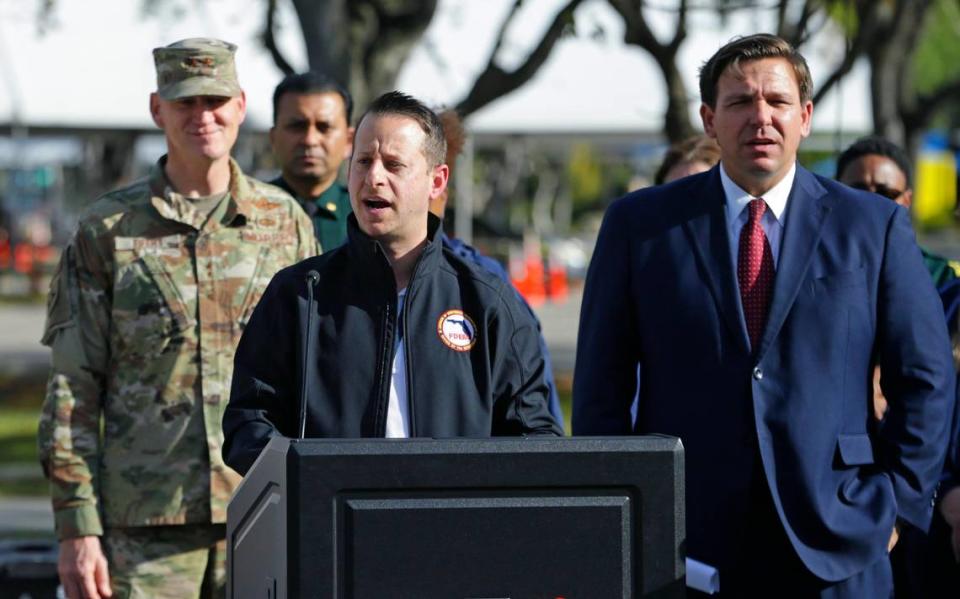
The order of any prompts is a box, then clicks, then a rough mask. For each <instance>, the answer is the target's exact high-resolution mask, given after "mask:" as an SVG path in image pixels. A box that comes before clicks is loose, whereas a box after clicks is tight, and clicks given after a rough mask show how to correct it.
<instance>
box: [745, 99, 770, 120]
mask: <svg viewBox="0 0 960 599" xmlns="http://www.w3.org/2000/svg"><path fill="white" fill-rule="evenodd" d="M771 114H772V110H771V108H770V105H769V104H767V102H766V101H764V100H757V101H755V102H754V103H753V111H752V113H751V115H750V117H751V119H752V122H753V124H755V125H757V126H761V127H762V126H765V125H769V124H770V121H771Z"/></svg>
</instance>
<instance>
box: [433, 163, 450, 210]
mask: <svg viewBox="0 0 960 599" xmlns="http://www.w3.org/2000/svg"><path fill="white" fill-rule="evenodd" d="M449 179H450V167H449V166H447V165H446V164H438V165H437V166H435V167H433V172H432V173H431V175H430V200H431V201H433V200H434V199H435V198H436V197H438V196H439V195H440V194H442V193H443V192H444V191H445V190H446V189H447V180H449Z"/></svg>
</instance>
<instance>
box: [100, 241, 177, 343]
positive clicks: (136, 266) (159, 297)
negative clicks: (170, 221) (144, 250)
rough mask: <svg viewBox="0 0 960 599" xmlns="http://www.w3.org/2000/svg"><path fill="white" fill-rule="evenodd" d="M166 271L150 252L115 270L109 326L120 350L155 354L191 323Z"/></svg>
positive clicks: (175, 287)
mask: <svg viewBox="0 0 960 599" xmlns="http://www.w3.org/2000/svg"><path fill="white" fill-rule="evenodd" d="M195 324H196V319H195V318H193V317H192V316H191V315H190V313H189V311H188V310H187V306H186V303H185V302H184V301H183V298H182V297H181V295H180V292H179V291H178V289H177V286H176V285H175V284H174V282H173V280H172V279H171V277H170V274H169V273H168V272H167V270H166V269H165V268H164V266H163V264H162V263H161V261H160V260H159V259H158V258H157V257H156V256H152V255H149V254H147V255H141V256H139V257H138V258H136V259H135V260H133V261H132V262H129V263H127V264H126V265H123V266H121V267H120V268H119V269H118V274H117V282H116V285H115V287H114V298H113V325H114V329H115V332H116V334H117V336H118V338H117V342H118V345H119V346H120V347H123V348H124V353H133V354H142V355H159V354H160V353H163V350H164V349H165V348H166V347H167V345H168V344H169V342H170V341H171V339H175V338H177V337H180V336H182V335H181V334H182V333H183V332H184V331H186V330H188V329H190V328H192V327H193V326H195Z"/></svg>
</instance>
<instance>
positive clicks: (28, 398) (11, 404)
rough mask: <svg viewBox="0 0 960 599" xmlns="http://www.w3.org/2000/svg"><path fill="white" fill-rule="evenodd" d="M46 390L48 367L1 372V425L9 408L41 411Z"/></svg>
mask: <svg viewBox="0 0 960 599" xmlns="http://www.w3.org/2000/svg"><path fill="white" fill-rule="evenodd" d="M46 392H47V369H46V368H40V369H35V370H31V371H29V372H23V373H15V374H14V373H9V372H0V426H2V425H3V416H5V415H6V411H7V410H10V409H30V410H33V411H35V412H37V413H39V412H40V405H41V404H42V403H43V396H44V395H45V394H46ZM0 434H2V432H0Z"/></svg>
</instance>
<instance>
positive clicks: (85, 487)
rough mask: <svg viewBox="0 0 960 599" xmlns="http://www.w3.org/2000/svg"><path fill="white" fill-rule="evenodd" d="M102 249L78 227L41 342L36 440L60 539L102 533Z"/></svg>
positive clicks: (105, 305)
mask: <svg viewBox="0 0 960 599" xmlns="http://www.w3.org/2000/svg"><path fill="white" fill-rule="evenodd" d="M107 251H108V250H107V248H100V247H98V243H97V237H96V236H95V235H94V234H93V233H91V232H90V230H89V229H87V228H84V226H83V225H82V224H81V227H80V228H79V229H78V232H77V235H76V237H75V238H74V240H73V241H72V242H71V244H70V245H68V246H67V248H66V249H65V250H64V252H63V254H62V255H61V257H60V264H59V266H58V267H57V273H56V275H55V276H54V278H53V280H52V281H51V283H50V295H49V296H48V304H47V321H46V326H45V330H44V334H43V339H42V342H43V343H44V344H45V345H48V346H49V347H50V348H51V350H52V353H51V363H52V368H51V372H50V379H49V381H48V383H47V393H46V397H45V398H44V402H43V407H42V410H41V415H40V424H39V430H38V433H37V443H38V453H39V457H40V462H41V465H42V466H43V471H44V473H45V474H46V476H47V478H48V479H49V480H50V493H51V497H52V500H53V513H54V521H55V525H56V530H57V535H58V537H59V538H61V539H65V538H72V537H78V536H86V535H101V534H103V526H102V523H101V520H100V515H99V513H98V509H97V503H98V488H97V487H98V469H99V464H100V449H101V439H100V426H101V419H102V408H103V403H102V402H103V399H102V398H103V393H104V388H105V382H104V381H105V374H106V371H107V363H108V360H109V357H110V350H109V328H110V305H111V291H110V290H111V284H110V280H111V278H112V277H111V275H110V274H109V273H110V269H111V266H110V264H111V261H110V260H108V259H106V258H105V257H104V256H105V255H106V254H107Z"/></svg>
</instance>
